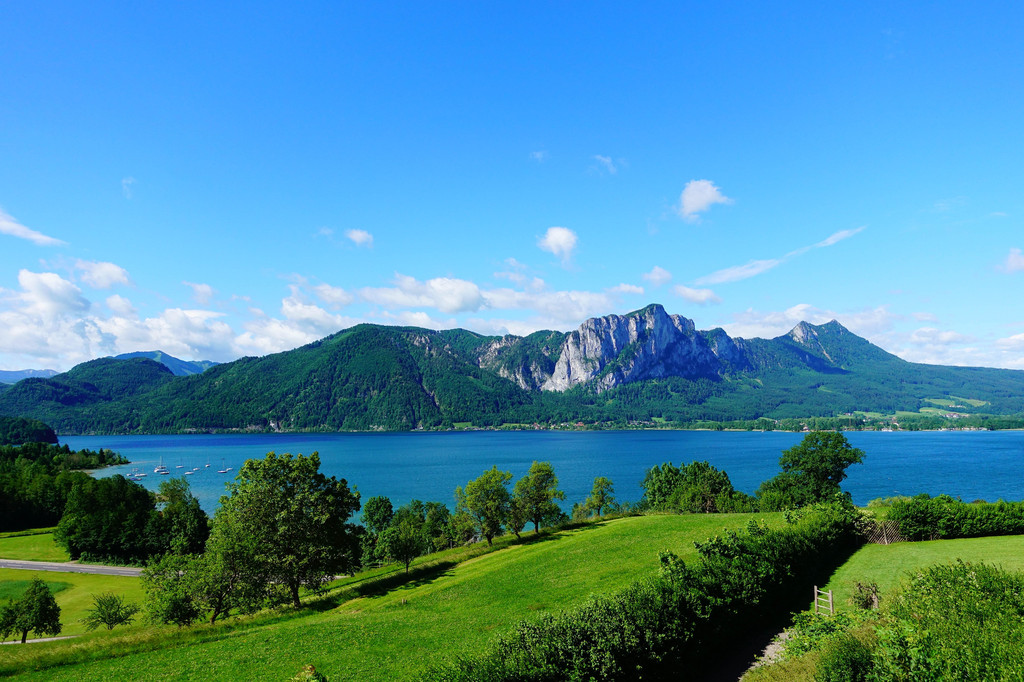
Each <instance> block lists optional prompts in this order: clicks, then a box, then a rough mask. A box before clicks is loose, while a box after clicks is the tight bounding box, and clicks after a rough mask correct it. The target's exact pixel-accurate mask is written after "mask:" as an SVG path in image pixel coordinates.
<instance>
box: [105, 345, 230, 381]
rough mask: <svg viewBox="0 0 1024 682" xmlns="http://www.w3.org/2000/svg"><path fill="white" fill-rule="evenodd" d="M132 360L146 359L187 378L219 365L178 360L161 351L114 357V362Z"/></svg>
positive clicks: (175, 374) (207, 361)
mask: <svg viewBox="0 0 1024 682" xmlns="http://www.w3.org/2000/svg"><path fill="white" fill-rule="evenodd" d="M132 358H148V359H150V360H154V361H156V362H159V363H160V364H162V365H164V366H165V367H167V369H169V370H171V373H172V374H174V376H177V377H184V376H189V375H190V374H202V373H203V372H205V371H206V370H208V369H210V368H211V367H213V366H214V365H217V364H219V363H216V362H212V361H210V360H197V361H194V362H190V361H188V360H179V359H178V358H176V357H174V356H173V355H168V354H167V353H165V352H163V351H162V350H146V351H137V352H135V353H122V354H121V355H115V356H114V359H115V360H131V359H132Z"/></svg>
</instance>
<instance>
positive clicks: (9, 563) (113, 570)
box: [0, 559, 142, 577]
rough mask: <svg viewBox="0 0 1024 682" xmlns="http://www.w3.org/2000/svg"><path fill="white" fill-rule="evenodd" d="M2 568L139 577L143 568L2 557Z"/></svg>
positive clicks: (0, 563) (0, 560) (0, 564)
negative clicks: (18, 559)
mask: <svg viewBox="0 0 1024 682" xmlns="http://www.w3.org/2000/svg"><path fill="white" fill-rule="evenodd" d="M0 568H16V569H21V570H25V571H57V572H59V573H96V574H98V575H124V576H133V577H138V576H139V575H141V574H142V569H141V568H132V567H129V566H98V565H95V564H76V563H60V562H55V561H16V560H14V559H0Z"/></svg>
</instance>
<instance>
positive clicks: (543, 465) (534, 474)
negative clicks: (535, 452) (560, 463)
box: [512, 462, 565, 536]
mask: <svg viewBox="0 0 1024 682" xmlns="http://www.w3.org/2000/svg"><path fill="white" fill-rule="evenodd" d="M512 499H513V507H514V508H516V510H517V512H519V514H520V515H521V516H522V517H523V519H522V521H523V523H525V522H526V521H532V522H533V532H534V533H539V532H540V525H541V523H542V522H543V521H544V519H545V517H550V516H551V515H552V514H557V513H558V512H559V511H561V510H560V509H559V508H558V505H557V504H555V500H564V499H565V493H564V492H562V491H561V490H559V489H558V477H557V476H555V470H554V468H553V467H552V466H551V463H550V462H534V463H533V464H532V465H531V466H530V471H529V472H527V474H526V475H525V476H523V477H522V478H521V479H519V480H518V481H517V482H516V486H515V488H514V489H513V492H512ZM516 521H519V519H518V518H517V519H516ZM523 523H520V524H519V525H518V527H517V528H515V529H514V530H515V531H516V535H517V536H518V534H519V529H521V528H522V527H523Z"/></svg>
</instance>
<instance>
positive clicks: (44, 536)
mask: <svg viewBox="0 0 1024 682" xmlns="http://www.w3.org/2000/svg"><path fill="white" fill-rule="evenodd" d="M0 559H20V560H22V561H69V560H70V559H71V557H69V556H68V553H67V552H66V551H65V550H64V548H63V547H61V546H59V545H58V544H57V543H56V542H55V541H54V539H53V533H38V534H34V535H22V534H13V533H12V534H9V535H6V536H5V537H0Z"/></svg>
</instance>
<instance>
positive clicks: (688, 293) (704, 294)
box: [673, 284, 722, 305]
mask: <svg viewBox="0 0 1024 682" xmlns="http://www.w3.org/2000/svg"><path fill="white" fill-rule="evenodd" d="M673 291H675V292H676V295H677V296H681V297H683V298H685V299H686V300H687V301H689V302H690V303H698V304H700V305H707V304H708V303H721V301H722V299H720V298H718V296H715V292H714V291H712V290H711V289H691V288H690V287H684V286H683V285H682V284H677V285H676V286H675V287H673Z"/></svg>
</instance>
